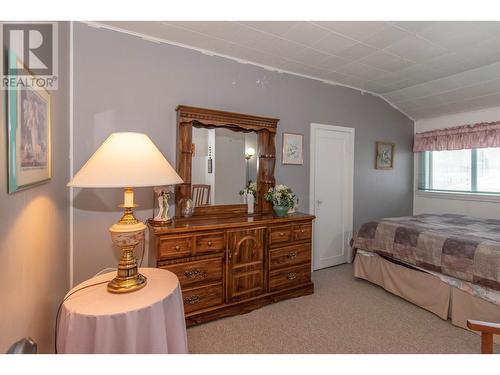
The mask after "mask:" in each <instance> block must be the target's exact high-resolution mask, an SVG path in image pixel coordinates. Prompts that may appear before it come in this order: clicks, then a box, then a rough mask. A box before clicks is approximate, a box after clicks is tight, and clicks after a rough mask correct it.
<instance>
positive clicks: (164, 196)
mask: <svg viewBox="0 0 500 375" xmlns="http://www.w3.org/2000/svg"><path fill="white" fill-rule="evenodd" d="M154 191H155V193H156V195H157V200H158V207H159V211H158V214H157V215H156V216H155V217H154V219H153V220H154V221H157V222H162V223H168V222H170V221H171V219H170V217H169V216H168V209H169V208H170V206H169V204H168V200H169V199H170V193H172V187H171V186H157V187H155V188H154Z"/></svg>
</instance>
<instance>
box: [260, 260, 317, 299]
mask: <svg viewBox="0 0 500 375" xmlns="http://www.w3.org/2000/svg"><path fill="white" fill-rule="evenodd" d="M309 281H311V264H310V263H306V264H304V265H301V266H295V267H288V268H282V269H279V270H276V271H271V272H270V273H269V291H270V292H275V291H277V290H281V289H286V288H291V287H293V286H295V285H300V284H305V283H307V282H309Z"/></svg>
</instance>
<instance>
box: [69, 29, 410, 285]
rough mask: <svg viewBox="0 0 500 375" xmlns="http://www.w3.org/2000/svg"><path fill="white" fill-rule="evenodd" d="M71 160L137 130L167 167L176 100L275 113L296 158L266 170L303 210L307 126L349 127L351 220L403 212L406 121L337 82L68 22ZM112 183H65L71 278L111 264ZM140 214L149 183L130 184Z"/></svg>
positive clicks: (79, 160)
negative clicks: (381, 158) (383, 157)
mask: <svg viewBox="0 0 500 375" xmlns="http://www.w3.org/2000/svg"><path fill="white" fill-rule="evenodd" d="M74 68H75V75H74V95H75V96H74V103H75V104H74V105H75V106H74V139H73V141H74V154H73V158H74V164H75V171H77V170H78V169H79V168H80V167H81V166H82V164H83V163H84V162H85V161H86V160H87V159H88V158H89V157H90V155H92V153H93V152H94V151H95V150H96V148H97V147H98V146H99V145H100V144H101V142H102V141H103V140H104V139H105V138H106V137H107V136H108V135H109V134H110V133H111V132H115V131H139V132H144V133H147V134H148V135H149V136H150V137H151V138H152V139H153V140H154V142H155V143H156V144H157V146H158V147H159V148H160V150H161V151H162V152H163V153H164V155H165V156H166V157H167V159H168V160H169V161H170V162H171V163H172V164H174V165H175V143H176V131H175V110H174V109H175V107H176V106H177V105H179V104H186V105H193V106H199V107H207V108H215V109H220V110H226V111H234V112H242V113H249V114H254V115H261V116H270V117H277V118H280V119H281V120H280V122H279V124H278V136H277V150H280V149H281V135H282V132H283V131H287V132H294V133H302V134H304V153H305V154H304V165H303V166H292V165H286V166H285V165H282V164H281V156H279V157H278V158H277V168H276V177H277V181H279V182H280V183H284V184H287V185H289V186H291V187H292V188H293V189H294V191H296V193H297V194H298V196H299V198H300V201H301V203H302V206H301V210H307V208H308V207H307V204H308V203H307V202H308V197H309V127H310V123H312V122H315V123H323V124H332V125H338V126H346V127H353V128H355V129H356V139H355V161H354V166H355V169H354V228H355V229H356V228H357V227H359V225H360V224H361V223H362V222H364V221H366V220H370V219H373V218H376V217H383V216H397V215H408V214H411V213H412V176H413V158H412V153H411V142H412V137H413V121H411V120H410V119H408V118H407V117H406V116H405V115H403V114H402V113H400V112H399V111H397V110H395V109H394V108H392V107H391V106H390V105H389V104H387V103H386V102H385V101H383V100H382V99H379V98H377V97H374V96H372V95H369V94H365V95H362V94H361V93H360V92H359V91H356V90H352V89H349V88H345V87H341V86H332V85H327V84H324V83H321V82H319V81H315V80H310V79H306V78H302V77H297V76H293V75H289V74H281V73H276V72H269V71H267V70H264V69H262V68H259V67H255V66H252V65H244V64H239V63H237V62H234V61H231V60H228V59H224V58H219V57H211V56H206V55H203V54H201V53H198V52H196V51H192V50H189V49H184V48H181V47H176V46H172V45H165V44H156V43H152V42H149V41H145V40H142V39H140V38H138V37H134V36H130V35H126V34H121V33H118V32H114V31H110V30H106V29H95V28H91V27H89V26H87V25H85V24H81V23H76V24H75V31H74ZM377 140H385V141H390V142H395V143H396V159H395V168H394V169H393V170H388V171H381V170H375V169H374V157H375V155H374V154H375V141H377ZM120 201H121V192H120V191H118V190H114V189H112V190H109V191H108V190H106V189H101V190H92V189H85V190H75V199H74V207H75V210H74V251H75V253H74V256H75V259H74V267H75V281H76V282H78V281H81V280H84V279H86V278H88V277H90V276H91V275H93V274H94V273H96V272H98V271H99V270H101V269H102V268H105V267H114V266H116V263H117V259H118V255H119V254H118V253H117V252H116V250H113V249H112V248H111V245H110V239H109V235H108V232H107V228H108V227H109V226H110V225H111V224H113V223H114V222H115V221H116V220H117V219H118V217H119V209H117V208H115V206H116V205H117V204H119V203H120ZM137 201H138V203H139V204H141V206H142V209H141V210H139V211H138V216H139V217H140V218H141V219H146V218H147V217H149V216H151V205H152V201H153V197H152V193H151V189H139V190H138V192H137Z"/></svg>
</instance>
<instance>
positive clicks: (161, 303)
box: [57, 268, 187, 353]
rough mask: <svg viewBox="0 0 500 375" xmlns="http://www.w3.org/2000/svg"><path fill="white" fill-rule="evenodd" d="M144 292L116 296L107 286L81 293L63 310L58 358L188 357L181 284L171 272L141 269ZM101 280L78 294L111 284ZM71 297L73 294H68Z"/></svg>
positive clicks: (106, 276) (105, 277) (101, 277)
mask: <svg viewBox="0 0 500 375" xmlns="http://www.w3.org/2000/svg"><path fill="white" fill-rule="evenodd" d="M140 273H142V274H143V275H144V276H146V277H147V278H148V283H147V285H146V286H145V287H144V288H142V289H141V290H138V291H135V292H132V293H125V294H112V293H109V292H108V291H107V290H106V287H107V283H103V284H100V285H96V286H92V287H89V288H86V289H83V290H80V291H78V292H76V293H75V294H73V295H72V296H70V297H69V298H68V299H67V300H66V301H65V302H64V304H63V306H62V309H61V315H60V318H59V319H60V320H59V327H58V332H57V347H58V352H59V353H187V337H186V323H185V321H184V307H183V302H182V294H181V291H180V287H179V280H178V279H177V277H176V276H175V275H174V274H173V273H172V272H169V271H166V270H162V269H158V268H141V269H140ZM115 274H116V272H111V273H106V274H103V275H99V276H96V277H94V278H92V279H90V280H87V281H85V282H83V283H82V284H80V285H78V286H76V287H75V288H73V289H72V290H71V291H70V293H71V292H72V291H73V290H76V289H79V288H81V287H83V286H85V285H89V284H94V283H98V282H100V281H107V280H111V279H112V278H113V277H114V276H115ZM68 294H69V293H68Z"/></svg>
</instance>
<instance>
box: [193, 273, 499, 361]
mask: <svg viewBox="0 0 500 375" xmlns="http://www.w3.org/2000/svg"><path fill="white" fill-rule="evenodd" d="M313 281H314V286H315V292H314V294H313V295H310V296H304V297H300V298H294V299H290V300H286V301H282V302H278V303H275V304H272V305H268V306H265V307H263V308H261V309H258V310H255V311H252V312H250V313H248V314H244V315H238V316H234V317H230V318H225V319H220V320H217V321H213V322H210V323H206V324H201V325H198V326H195V327H191V328H189V329H188V331H187V332H188V344H189V351H190V353H479V351H480V336H479V335H476V334H474V333H471V332H469V331H467V330H465V329H462V328H458V327H455V326H453V325H452V324H451V323H450V322H449V321H444V320H442V319H440V318H438V317H437V316H435V315H434V314H432V313H430V312H428V311H426V310H424V309H422V308H420V307H418V306H415V305H413V304H411V303H409V302H406V301H405V300H403V299H401V298H399V297H397V296H394V295H393V294H391V293H388V292H386V291H385V290H383V289H382V288H380V287H378V286H376V285H374V284H371V283H369V282H367V281H364V280H359V279H355V278H354V277H353V276H352V265H351V264H344V265H341V266H337V267H332V268H327V269H323V270H321V271H316V272H314V273H313ZM499 349H500V348H499V347H498V346H497V347H496V348H495V352H496V353H498V352H500V351H499Z"/></svg>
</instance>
